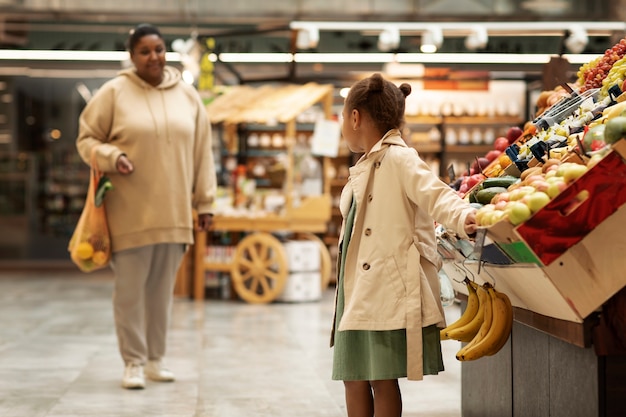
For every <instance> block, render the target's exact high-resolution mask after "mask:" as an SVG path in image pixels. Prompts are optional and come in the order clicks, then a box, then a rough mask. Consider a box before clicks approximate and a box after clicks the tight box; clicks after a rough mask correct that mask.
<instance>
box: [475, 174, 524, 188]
mask: <svg viewBox="0 0 626 417" xmlns="http://www.w3.org/2000/svg"><path fill="white" fill-rule="evenodd" d="M519 181H520V179H519V178H517V177H514V176H512V175H504V176H502V177H494V178H487V179H485V180H484V181H483V183H482V185H483V188H493V187H504V188H509V187H510V186H511V185H513V184H516V183H517V182H519Z"/></svg>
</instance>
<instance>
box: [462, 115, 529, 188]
mask: <svg viewBox="0 0 626 417" xmlns="http://www.w3.org/2000/svg"><path fill="white" fill-rule="evenodd" d="M522 134H523V131H522V129H521V128H519V127H518V126H512V127H510V128H509V129H508V130H507V132H506V136H500V137H498V138H496V140H494V142H493V149H491V150H490V151H489V152H487V153H486V154H485V155H484V156H482V157H480V158H476V160H475V161H474V162H473V163H472V165H471V167H470V170H469V173H465V174H466V175H463V176H462V177H460V178H458V179H457V181H456V182H455V183H453V184H451V186H452V187H453V188H454V189H455V190H456V191H457V193H458V194H459V196H460V197H461V198H463V197H465V195H466V194H467V192H468V191H470V190H471V189H472V188H474V187H475V186H476V185H477V184H479V183H480V182H482V181H483V180H484V179H485V178H486V177H497V176H499V175H500V174H501V173H502V171H503V170H504V169H505V168H506V167H508V166H509V165H510V164H511V163H512V162H511V159H510V158H509V157H508V156H507V155H506V153H505V152H504V151H505V150H506V148H508V147H509V145H511V144H512V143H514V142H515V141H516V140H517V139H519V137H520V136H522Z"/></svg>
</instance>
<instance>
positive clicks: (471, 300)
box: [439, 278, 480, 340]
mask: <svg viewBox="0 0 626 417" xmlns="http://www.w3.org/2000/svg"><path fill="white" fill-rule="evenodd" d="M463 282H464V283H465V285H466V286H467V291H468V296H467V307H466V308H465V311H464V312H463V314H462V315H461V317H459V318H458V319H457V320H456V321H455V322H454V323H451V324H450V325H449V326H447V327H445V328H444V329H441V331H440V332H439V335H440V339H441V340H448V339H450V338H449V337H448V332H449V331H450V330H453V329H456V328H459V327H462V326H465V325H466V324H468V323H469V322H470V321H472V319H473V318H474V317H475V316H476V313H478V308H479V305H480V302H479V300H478V295H477V294H476V288H477V287H478V284H476V283H475V282H473V281H471V280H470V279H468V278H465V280H463Z"/></svg>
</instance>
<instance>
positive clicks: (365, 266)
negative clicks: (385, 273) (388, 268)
mask: <svg viewBox="0 0 626 417" xmlns="http://www.w3.org/2000/svg"><path fill="white" fill-rule="evenodd" d="M363 269H365V270H366V271H367V270H368V269H370V264H367V263H365V264H363Z"/></svg>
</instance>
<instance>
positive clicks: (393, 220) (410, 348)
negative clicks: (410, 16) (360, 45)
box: [331, 74, 476, 417]
mask: <svg viewBox="0 0 626 417" xmlns="http://www.w3.org/2000/svg"><path fill="white" fill-rule="evenodd" d="M410 92H411V87H410V85H408V84H402V85H401V86H400V87H399V88H398V87H396V86H395V85H394V84H393V83H391V82H389V81H386V80H384V79H383V78H382V77H381V75H380V74H374V75H372V76H371V77H369V78H366V79H364V80H361V81H359V82H357V83H356V84H355V85H354V86H353V87H352V88H351V89H350V92H349V94H348V97H346V100H345V103H344V108H343V112H342V117H343V124H342V134H343V137H344V139H345V140H346V142H347V143H348V146H349V147H350V149H351V150H352V151H353V152H359V153H361V152H362V153H364V155H363V156H362V157H361V158H360V159H359V160H358V161H357V163H356V164H355V165H354V166H353V167H351V168H350V177H349V178H348V183H347V184H346V186H345V188H344V189H343V191H342V194H341V202H340V208H341V211H342V215H343V218H344V219H343V223H342V227H341V234H340V236H342V239H341V242H340V244H339V245H340V251H339V259H340V262H339V277H338V285H337V296H336V307H335V320H334V323H333V324H334V328H333V341H332V342H331V344H333V343H334V352H333V355H334V356H333V359H334V360H333V379H335V380H342V381H344V386H345V396H346V407H347V411H348V416H349V417H372V416H374V415H375V416H376V417H398V416H400V415H401V414H402V398H401V394H400V389H399V386H398V378H403V377H408V379H414V380H419V379H422V377H423V375H424V374H437V373H438V372H439V371H442V370H443V361H442V357H441V345H440V340H439V329H438V328H442V327H444V325H445V322H444V320H445V319H444V313H443V307H442V305H441V301H440V298H439V281H438V280H439V278H438V275H437V271H438V269H439V268H440V266H441V265H440V262H441V261H440V258H439V255H438V254H437V250H436V240H435V228H434V221H433V219H436V220H437V221H439V222H440V223H442V224H444V225H446V226H448V227H449V228H451V229H453V230H456V231H458V232H459V234H460V235H461V236H462V237H465V238H467V237H468V234H471V233H473V232H474V231H475V228H476V225H475V216H474V211H475V210H474V209H473V208H471V206H470V205H469V204H468V203H465V202H464V201H463V200H461V199H460V198H459V197H458V196H457V195H456V194H455V193H454V192H453V191H452V190H451V189H450V187H448V186H447V185H446V184H445V183H443V182H442V181H441V180H440V179H439V178H438V177H436V176H435V175H433V174H432V172H431V170H430V168H429V167H428V166H427V165H426V163H424V161H422V160H421V159H420V157H419V156H418V154H417V152H416V151H415V150H414V149H412V148H409V147H407V145H406V144H405V142H404V141H403V140H402V138H401V136H400V131H399V129H400V127H401V126H402V124H403V121H404V107H405V97H406V96H407V95H408V94H409V93H410Z"/></svg>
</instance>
